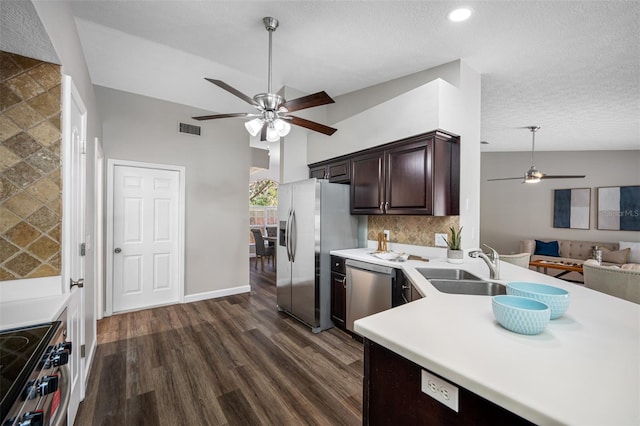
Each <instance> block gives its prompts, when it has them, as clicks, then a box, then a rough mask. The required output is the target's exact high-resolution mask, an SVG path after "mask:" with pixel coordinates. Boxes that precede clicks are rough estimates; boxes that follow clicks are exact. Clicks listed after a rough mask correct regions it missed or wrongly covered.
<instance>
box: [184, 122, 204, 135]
mask: <svg viewBox="0 0 640 426" xmlns="http://www.w3.org/2000/svg"><path fill="white" fill-rule="evenodd" d="M180 133H188V134H190V135H198V136H200V126H194V125H193V124H187V123H180Z"/></svg>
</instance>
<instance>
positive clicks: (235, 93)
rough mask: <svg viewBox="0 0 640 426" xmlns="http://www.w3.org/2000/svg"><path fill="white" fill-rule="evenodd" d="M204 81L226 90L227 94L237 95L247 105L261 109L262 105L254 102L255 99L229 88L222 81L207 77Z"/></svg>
mask: <svg viewBox="0 0 640 426" xmlns="http://www.w3.org/2000/svg"><path fill="white" fill-rule="evenodd" d="M204 79H205V80H207V81H209V82H211V83H213V84H215V85H216V86H218V87H219V88H221V89H224V90H226V91H227V92H229V93H231V94H232V95H235V96H237V97H239V98H240V99H242V100H243V101H245V102H246V103H248V104H251V105H253V106H254V107H256V108H258V109H260V105H258V103H257V102H256V101H254V100H253V98H251V97H249V96H247V95H245V94H244V93H242V92H241V91H239V90H238V89H236V88H234V87H231V86H229V85H228V84H227V83H225V82H224V81H222V80H214V79H213V78H207V77H205V78H204Z"/></svg>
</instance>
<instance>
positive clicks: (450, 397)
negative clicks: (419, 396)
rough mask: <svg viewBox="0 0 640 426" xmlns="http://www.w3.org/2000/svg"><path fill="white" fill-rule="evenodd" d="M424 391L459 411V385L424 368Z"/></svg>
mask: <svg viewBox="0 0 640 426" xmlns="http://www.w3.org/2000/svg"><path fill="white" fill-rule="evenodd" d="M421 390H422V392H423V393H425V394H427V395H429V396H430V397H431V398H433V399H435V400H436V401H438V402H440V403H441V404H444V405H446V406H447V407H449V408H451V409H452V410H453V411H455V412H456V413H457V412H458V387H457V386H455V385H454V384H452V383H449V382H447V381H446V380H444V379H441V378H440V377H436V376H435V375H434V374H431V373H429V372H428V371H425V370H422V385H421Z"/></svg>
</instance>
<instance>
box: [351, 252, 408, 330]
mask: <svg viewBox="0 0 640 426" xmlns="http://www.w3.org/2000/svg"><path fill="white" fill-rule="evenodd" d="M345 265H346V272H347V301H346V302H347V321H346V327H347V330H349V331H354V330H353V322H354V321H355V320H357V319H360V318H364V317H366V316H369V315H373V314H375V313H377V312H381V311H384V310H386V309H389V308H391V306H392V297H391V295H392V293H393V287H394V281H395V276H396V270H395V269H394V268H390V267H388V266H381V265H376V264H373V263H367V262H361V261H359V260H352V259H347V261H346V262H345Z"/></svg>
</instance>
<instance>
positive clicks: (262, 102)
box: [192, 17, 337, 142]
mask: <svg viewBox="0 0 640 426" xmlns="http://www.w3.org/2000/svg"><path fill="white" fill-rule="evenodd" d="M262 22H263V23H264V27H265V29H266V30H267V31H268V32H269V77H268V80H269V81H268V88H267V93H259V94H257V95H255V96H254V97H253V98H251V97H249V96H247V95H245V94H244V93H242V92H240V91H239V90H237V89H235V88H234V87H231V86H230V85H228V84H227V83H225V82H224V81H222V80H214V79H211V78H205V80H207V81H209V82H211V83H213V84H215V85H216V86H218V87H220V88H221V89H224V90H226V91H227V92H229V93H231V94H232V95H235V96H237V97H238V98H240V99H242V100H243V101H245V102H247V103H248V104H249V105H251V106H253V107H254V108H256V109H257V110H258V112H257V113H246V112H238V113H229V114H213V115H202V116H199V117H192V118H193V119H195V120H211V119H216V118H229V117H244V118H252V119H251V120H249V121H247V122H246V123H245V127H246V128H247V131H248V132H249V133H250V134H251V135H252V136H256V135H257V134H258V133H260V140H262V141H265V140H266V141H268V142H277V141H278V140H280V137H282V136H286V135H287V134H288V133H289V130H290V129H291V124H294V125H296V126H301V127H305V128H307V129H310V130H313V131H315V132H319V133H324V134H325V135H329V136H330V135H332V134H334V133H335V132H336V130H337V129H334V128H333V127H329V126H325V125H324V124H320V123H317V122H315V121H311V120H307V119H305V118H301V117H296V116H294V115H290V114H289V113H291V112H293V111H300V110H303V109H307V108H313V107H317V106H320V105H327V104H331V103H334V100H333V99H331V97H330V96H329V95H327V93H326V92H324V91H323V92H318V93H314V94H311V95H308V96H303V97H301V98H297V99H292V100H290V101H287V100H285V99H284V98H283V97H282V96H280V95H278V94H276V93H272V91H271V36H272V34H273V32H274V31H275V30H276V28H278V24H279V23H278V20H277V19H276V18H271V17H266V18H263V19H262Z"/></svg>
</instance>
